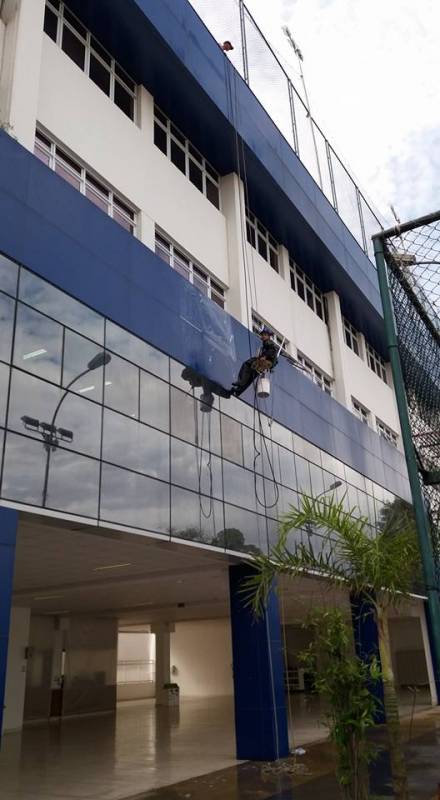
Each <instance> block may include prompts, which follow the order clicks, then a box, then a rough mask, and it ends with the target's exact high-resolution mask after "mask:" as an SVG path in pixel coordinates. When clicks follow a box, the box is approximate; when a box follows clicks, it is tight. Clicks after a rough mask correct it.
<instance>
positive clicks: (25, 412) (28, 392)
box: [8, 369, 101, 458]
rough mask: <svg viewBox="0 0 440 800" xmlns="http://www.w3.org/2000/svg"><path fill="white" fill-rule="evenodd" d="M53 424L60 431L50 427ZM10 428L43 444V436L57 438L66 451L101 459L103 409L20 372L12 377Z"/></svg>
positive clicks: (14, 373)
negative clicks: (39, 440) (75, 451)
mask: <svg viewBox="0 0 440 800" xmlns="http://www.w3.org/2000/svg"><path fill="white" fill-rule="evenodd" d="M60 400H61V405H59V406H58V404H59V402H60ZM57 408H58V412H57V414H56V417H55V419H54V415H55V412H56V410H57ZM23 418H24V419H23ZM29 418H30V420H32V422H29V421H28V420H29ZM36 423H39V424H38V425H37V424H36ZM53 424H54V425H55V428H56V431H52V429H51V428H50V427H48V426H52V425H53ZM8 428H12V429H14V430H16V431H19V432H23V433H26V435H28V436H32V437H33V438H37V439H41V440H42V441H43V438H44V436H43V434H44V435H45V436H48V435H49V436H54V437H55V442H56V443H57V444H59V445H61V446H62V447H65V448H66V449H69V450H78V451H79V452H80V453H86V454H87V455H91V456H95V458H98V457H99V452H100V443H101V408H100V406H99V405H98V404H97V403H90V402H89V401H88V400H86V399H84V398H82V397H80V396H79V395H77V394H73V393H72V392H65V391H64V390H62V389H59V388H58V387H57V386H54V385H53V384H51V383H47V382H46V381H42V380H40V379H39V378H36V377H33V376H31V375H28V374H27V373H25V372H21V371H20V370H16V369H14V370H12V377H11V393H10V402H9V414H8Z"/></svg>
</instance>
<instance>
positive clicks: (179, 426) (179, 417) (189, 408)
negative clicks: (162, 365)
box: [171, 386, 197, 443]
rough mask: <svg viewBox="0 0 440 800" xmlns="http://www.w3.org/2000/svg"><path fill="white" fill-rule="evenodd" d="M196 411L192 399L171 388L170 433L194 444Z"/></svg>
mask: <svg viewBox="0 0 440 800" xmlns="http://www.w3.org/2000/svg"><path fill="white" fill-rule="evenodd" d="M196 414H197V411H196V406H195V401H194V398H193V397H191V396H190V395H188V394H184V393H183V392H180V391H179V390H178V389H175V388H174V387H173V386H172V387H171V433H172V434H173V436H178V437H179V438H180V439H186V441H188V442H193V443H194V442H195V436H196V421H197V417H196Z"/></svg>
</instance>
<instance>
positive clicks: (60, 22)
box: [57, 3, 64, 47]
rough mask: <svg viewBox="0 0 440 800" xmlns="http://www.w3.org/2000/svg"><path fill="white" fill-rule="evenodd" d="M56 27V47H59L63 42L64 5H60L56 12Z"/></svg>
mask: <svg viewBox="0 0 440 800" xmlns="http://www.w3.org/2000/svg"><path fill="white" fill-rule="evenodd" d="M57 17H58V27H57V45H58V47H61V44H62V41H63V24H64V3H61V4H60V10H59V11H57Z"/></svg>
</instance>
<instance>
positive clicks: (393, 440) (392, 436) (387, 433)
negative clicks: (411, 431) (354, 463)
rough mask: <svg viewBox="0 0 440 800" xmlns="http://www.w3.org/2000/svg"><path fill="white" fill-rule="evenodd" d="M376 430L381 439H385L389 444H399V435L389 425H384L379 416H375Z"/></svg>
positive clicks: (396, 445) (395, 445)
mask: <svg viewBox="0 0 440 800" xmlns="http://www.w3.org/2000/svg"><path fill="white" fill-rule="evenodd" d="M376 430H377V433H378V434H379V436H381V437H382V439H385V440H386V441H387V442H389V444H392V445H393V446H394V447H398V444H399V435H398V434H397V433H396V432H395V431H393V429H392V428H390V427H389V425H386V424H385V422H382V420H381V419H379V417H376Z"/></svg>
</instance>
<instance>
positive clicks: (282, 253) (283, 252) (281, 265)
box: [278, 244, 290, 287]
mask: <svg viewBox="0 0 440 800" xmlns="http://www.w3.org/2000/svg"><path fill="white" fill-rule="evenodd" d="M278 270H279V275H280V277H281V278H282V279H283V280H284V281H286V283H287V284H288V286H289V287H290V262H289V251H288V249H287V247H284V245H283V244H280V246H279V248H278Z"/></svg>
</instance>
